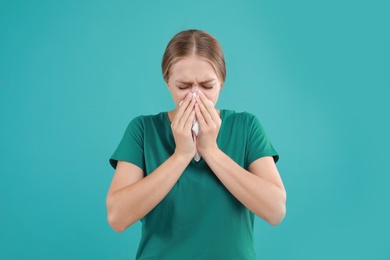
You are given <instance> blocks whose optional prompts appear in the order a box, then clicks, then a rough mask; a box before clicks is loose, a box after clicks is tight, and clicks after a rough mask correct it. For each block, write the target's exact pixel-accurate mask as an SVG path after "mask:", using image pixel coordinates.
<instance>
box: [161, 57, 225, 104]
mask: <svg viewBox="0 0 390 260" xmlns="http://www.w3.org/2000/svg"><path fill="white" fill-rule="evenodd" d="M170 71H171V72H170V75H169V80H168V89H169V91H170V92H171V94H172V98H173V101H174V102H175V105H176V107H179V103H180V101H182V100H183V99H184V98H185V97H186V95H187V94H188V93H190V92H196V91H198V90H200V91H202V92H203V94H204V95H205V96H206V97H207V98H208V99H209V100H211V101H212V102H213V103H214V105H215V104H216V103H217V101H218V96H219V92H220V90H221V82H220V80H219V79H218V76H217V74H216V72H215V71H214V68H213V66H212V65H211V64H210V63H209V62H208V61H207V60H205V59H202V58H200V57H198V56H195V55H194V56H188V57H185V58H183V59H180V60H179V61H178V62H176V63H175V64H173V65H172V67H171V69H170Z"/></svg>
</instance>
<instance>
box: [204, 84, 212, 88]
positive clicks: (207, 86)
mask: <svg viewBox="0 0 390 260" xmlns="http://www.w3.org/2000/svg"><path fill="white" fill-rule="evenodd" d="M203 88H205V89H212V88H213V86H209V85H206V86H203Z"/></svg>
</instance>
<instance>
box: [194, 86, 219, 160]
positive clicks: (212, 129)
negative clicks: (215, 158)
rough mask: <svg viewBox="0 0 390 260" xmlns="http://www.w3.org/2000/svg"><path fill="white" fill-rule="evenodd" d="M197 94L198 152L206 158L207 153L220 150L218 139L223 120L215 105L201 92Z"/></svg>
mask: <svg viewBox="0 0 390 260" xmlns="http://www.w3.org/2000/svg"><path fill="white" fill-rule="evenodd" d="M197 94H198V95H197V103H196V104H195V115H196V118H197V120H198V124H199V134H198V138H197V150H198V152H199V153H200V155H201V156H205V155H206V153H207V152H209V151H211V150H213V149H215V148H218V145H217V137H218V133H219V129H220V127H221V123H222V120H221V118H220V116H219V114H218V112H217V110H216V109H215V108H214V105H213V103H212V102H210V100H209V99H207V97H206V96H205V95H204V94H203V93H202V92H201V91H198V92H197Z"/></svg>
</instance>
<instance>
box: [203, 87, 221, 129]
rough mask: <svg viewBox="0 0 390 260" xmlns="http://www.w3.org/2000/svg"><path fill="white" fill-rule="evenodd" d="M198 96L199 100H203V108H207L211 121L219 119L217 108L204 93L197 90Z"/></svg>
mask: <svg viewBox="0 0 390 260" xmlns="http://www.w3.org/2000/svg"><path fill="white" fill-rule="evenodd" d="M198 96H199V97H200V100H201V101H202V102H203V105H204V106H205V108H206V109H207V111H208V112H209V114H210V116H211V118H212V120H213V121H216V122H217V121H219V119H220V117H219V114H218V112H217V110H216V109H215V107H214V104H213V102H212V101H211V100H209V99H208V98H207V97H206V96H205V95H204V94H203V92H202V91H200V90H198Z"/></svg>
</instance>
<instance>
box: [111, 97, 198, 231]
mask: <svg viewBox="0 0 390 260" xmlns="http://www.w3.org/2000/svg"><path fill="white" fill-rule="evenodd" d="M194 104H195V100H194V99H193V98H192V95H188V96H187V98H186V99H185V101H184V102H183V105H182V106H181V107H180V108H179V109H178V111H177V113H176V115H175V117H174V119H173V121H172V125H171V128H172V132H173V136H174V139H175V144H176V149H175V152H174V153H173V155H172V156H171V157H169V158H168V159H167V160H166V161H165V162H164V163H163V164H161V165H160V166H159V167H158V168H157V169H156V170H154V171H153V172H152V173H150V174H148V176H146V177H144V173H143V171H142V169H141V168H139V167H138V166H136V165H134V164H132V163H128V162H124V161H119V162H118V164H117V167H116V170H115V174H114V177H113V180H112V182H111V186H110V189H109V191H108V194H107V199H106V204H107V218H108V222H109V224H110V225H111V227H112V228H113V229H114V230H116V231H118V232H121V231H123V230H125V229H126V228H127V227H129V226H130V225H132V224H133V223H135V222H136V221H138V220H139V219H141V218H143V217H144V216H145V215H146V214H148V213H149V212H150V211H151V210H152V209H153V208H154V207H155V206H156V205H157V204H158V203H159V202H160V201H161V200H163V198H164V197H165V196H166V195H167V194H168V192H169V191H170V190H171V189H172V187H173V186H174V185H175V183H176V182H177V180H178V179H179V178H180V176H181V174H182V173H183V172H184V170H185V168H186V167H187V166H188V164H189V163H190V162H191V160H192V158H193V157H194V155H195V152H196V149H195V144H194V142H193V140H192V134H191V127H192V122H193V121H194V117H195V112H194V110H193V107H194Z"/></svg>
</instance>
